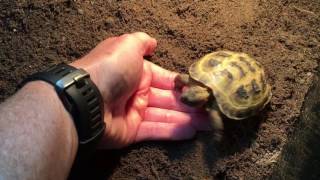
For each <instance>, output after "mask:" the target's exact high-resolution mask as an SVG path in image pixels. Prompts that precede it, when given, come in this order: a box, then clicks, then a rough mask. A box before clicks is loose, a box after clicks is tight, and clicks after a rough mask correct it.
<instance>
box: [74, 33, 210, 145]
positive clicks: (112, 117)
mask: <svg viewBox="0 0 320 180" xmlns="http://www.w3.org/2000/svg"><path fill="white" fill-rule="evenodd" d="M156 46H157V42H156V40H155V39H153V38H151V37H150V36H148V35H147V34H145V33H141V32H139V33H133V34H125V35H122V36H119V37H112V38H109V39H107V40H105V41H103V42H101V43H100V44H99V45H98V46H97V47H96V48H94V49H93V50H92V51H91V52H90V53H89V54H88V55H87V56H85V57H83V58H81V59H80V60H78V61H75V62H74V63H72V64H71V65H73V66H75V67H77V68H83V69H85V70H86V71H88V72H89V74H90V76H91V79H92V80H93V81H94V82H95V84H96V85H97V87H98V89H99V90H100V92H101V93H102V96H103V99H104V104H105V105H104V106H105V116H104V120H105V122H106V125H107V128H106V131H105V136H104V137H103V140H102V143H101V147H103V148H121V147H124V146H127V145H130V144H132V143H135V142H140V141H145V140H182V139H188V138H191V137H193V136H194V135H195V133H196V131H197V130H209V127H210V125H209V121H208V120H207V117H206V115H205V114H203V112H201V111H199V110H196V109H193V108H190V107H187V106H186V105H184V104H182V103H181V102H180V101H179V97H180V93H179V92H176V91H175V90H174V79H175V78H176V76H177V74H176V73H174V72H171V71H168V70H165V69H163V68H161V67H159V66H157V65H155V64H153V63H151V62H149V61H146V60H144V59H143V57H144V56H147V55H151V54H152V53H153V51H154V49H155V48H156Z"/></svg>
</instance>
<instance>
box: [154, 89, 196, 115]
mask: <svg viewBox="0 0 320 180" xmlns="http://www.w3.org/2000/svg"><path fill="white" fill-rule="evenodd" d="M180 96H181V93H179V92H177V91H172V90H163V89H158V88H150V91H149V100H148V101H149V103H148V106H149V107H158V108H162V109H171V110H176V111H182V112H196V111H200V110H199V109H196V108H192V107H190V106H187V105H185V104H183V103H182V102H181V101H180Z"/></svg>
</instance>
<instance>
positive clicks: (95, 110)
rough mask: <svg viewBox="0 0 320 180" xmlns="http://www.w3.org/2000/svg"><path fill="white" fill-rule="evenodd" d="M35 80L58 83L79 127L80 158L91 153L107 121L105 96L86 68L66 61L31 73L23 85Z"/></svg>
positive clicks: (67, 108) (56, 88)
mask: <svg viewBox="0 0 320 180" xmlns="http://www.w3.org/2000/svg"><path fill="white" fill-rule="evenodd" d="M35 80H43V81H45V82H48V83H50V84H52V85H53V86H54V88H55V90H56V92H57V94H58V96H59V98H60V99H61V101H62V102H63V104H64V106H65V108H66V110H67V111H68V112H69V113H70V114H71V116H72V118H73V121H74V124H75V127H76V130H77V134H78V139H79V148H78V153H77V159H79V158H80V159H81V158H82V157H84V156H88V154H90V153H91V152H92V151H93V150H94V149H95V146H96V144H97V143H98V142H99V140H100V139H101V137H102V135H103V133H104V130H105V127H106V125H105V123H104V120H103V116H104V107H103V99H102V96H101V94H100V92H99V90H98V88H97V86H96V85H95V84H94V83H93V82H92V81H91V79H90V76H89V74H88V73H87V72H86V71H85V70H83V69H77V68H75V67H72V66H69V65H67V64H64V63H62V64H58V65H54V66H52V67H50V68H49V69H47V70H45V71H43V72H39V73H35V74H33V75H31V76H29V77H28V78H27V79H25V80H24V81H23V82H22V85H24V84H26V83H27V82H30V81H35ZM77 159H76V160H77Z"/></svg>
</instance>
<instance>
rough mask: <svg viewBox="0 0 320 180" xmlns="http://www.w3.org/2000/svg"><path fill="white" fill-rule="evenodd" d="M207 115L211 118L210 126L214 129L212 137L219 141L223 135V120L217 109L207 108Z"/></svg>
mask: <svg viewBox="0 0 320 180" xmlns="http://www.w3.org/2000/svg"><path fill="white" fill-rule="evenodd" d="M209 116H210V120H211V126H212V128H213V130H214V139H215V140H216V141H221V139H222V137H223V129H224V126H223V121H222V118H221V115H220V112H219V110H217V109H210V110H209Z"/></svg>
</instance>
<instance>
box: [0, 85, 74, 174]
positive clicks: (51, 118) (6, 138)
mask: <svg viewBox="0 0 320 180" xmlns="http://www.w3.org/2000/svg"><path fill="white" fill-rule="evenodd" d="M0 115H1V116H0V149H1V151H0V179H65V178H66V177H67V176H68V173H69V170H70V168H71V166H72V162H73V160H74V157H75V154H76V151H77V145H78V139H77V134H76V129H75V127H74V124H73V121H72V119H71V116H70V115H69V114H68V112H67V111H66V110H65V109H64V106H63V104H62V103H61V101H60V99H59V98H58V96H57V94H56V92H55V90H54V88H53V86H51V85H49V84H47V83H45V82H41V81H37V82H31V83H28V84H27V85H26V86H24V88H23V89H22V90H20V91H19V92H18V93H17V94H16V95H15V96H13V97H11V98H10V99H8V100H7V101H6V102H5V103H3V104H1V105H0Z"/></svg>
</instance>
